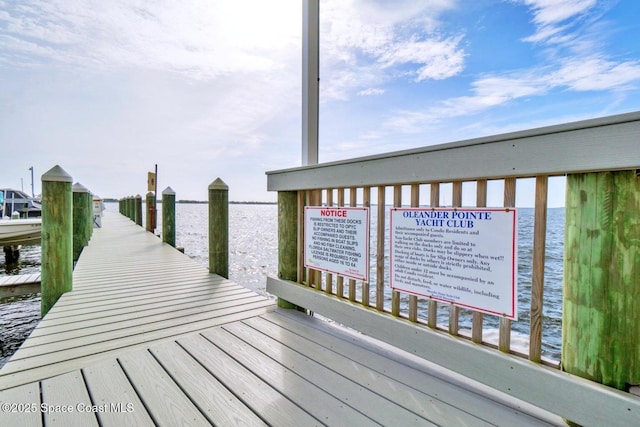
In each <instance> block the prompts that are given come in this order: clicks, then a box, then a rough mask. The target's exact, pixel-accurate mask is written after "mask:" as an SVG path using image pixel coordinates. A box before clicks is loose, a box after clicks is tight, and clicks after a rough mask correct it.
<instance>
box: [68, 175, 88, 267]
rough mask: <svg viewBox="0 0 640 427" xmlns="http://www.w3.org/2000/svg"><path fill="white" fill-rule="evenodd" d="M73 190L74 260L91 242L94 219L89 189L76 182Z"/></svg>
mask: <svg viewBox="0 0 640 427" xmlns="http://www.w3.org/2000/svg"><path fill="white" fill-rule="evenodd" d="M72 192H73V262H76V261H78V258H80V253H81V252H82V248H84V247H85V246H87V243H88V242H89V226H90V225H91V222H92V220H93V217H92V216H90V213H91V212H89V206H90V203H89V201H88V200H90V199H91V194H89V190H87V188H86V187H85V186H84V185H82V184H80V183H79V182H76V183H75V184H74V185H73V187H72Z"/></svg>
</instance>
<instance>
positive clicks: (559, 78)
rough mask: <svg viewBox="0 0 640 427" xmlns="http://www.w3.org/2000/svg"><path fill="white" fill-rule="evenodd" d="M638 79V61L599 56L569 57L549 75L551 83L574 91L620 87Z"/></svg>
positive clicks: (639, 64) (639, 66)
mask: <svg viewBox="0 0 640 427" xmlns="http://www.w3.org/2000/svg"><path fill="white" fill-rule="evenodd" d="M639 80H640V61H625V62H615V61H609V60H606V59H604V58H601V57H587V58H571V59H569V60H567V61H566V62H565V63H563V64H562V67H561V68H560V69H559V70H558V71H556V72H555V73H553V74H552V75H551V76H550V81H551V84H557V85H563V86H567V87H569V88H570V89H572V90H575V91H592V90H613V89H622V88H624V87H626V86H628V85H630V84H633V83H634V82H638V81H639Z"/></svg>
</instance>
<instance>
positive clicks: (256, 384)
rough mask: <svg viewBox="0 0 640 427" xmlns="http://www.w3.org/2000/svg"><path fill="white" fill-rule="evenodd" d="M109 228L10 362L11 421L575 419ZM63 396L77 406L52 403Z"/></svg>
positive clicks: (1, 376) (125, 224) (5, 391)
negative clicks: (279, 303)
mask: <svg viewBox="0 0 640 427" xmlns="http://www.w3.org/2000/svg"><path fill="white" fill-rule="evenodd" d="M104 224H105V225H104V228H103V229H100V230H96V233H94V237H93V239H92V241H91V243H90V245H89V246H88V247H86V248H85V250H84V252H83V254H82V256H81V258H80V261H79V262H78V264H77V266H76V270H75V271H74V290H73V291H72V292H70V293H67V294H65V295H64V296H63V297H62V298H60V300H59V301H58V303H56V305H55V306H54V308H53V309H52V310H51V311H50V312H49V314H47V316H46V317H45V318H44V319H43V320H42V321H41V323H40V325H39V326H38V327H37V328H36V329H35V330H34V332H33V333H32V335H31V336H30V337H29V339H28V340H27V341H26V342H25V343H24V344H23V346H22V347H21V348H20V349H19V350H18V352H17V353H16V354H15V355H14V357H13V358H12V359H11V360H10V361H9V362H8V363H7V365H5V367H4V368H3V369H2V370H1V371H0V402H2V403H9V404H10V406H9V407H8V408H9V409H12V408H14V409H16V410H18V409H21V410H22V411H20V412H12V411H6V410H3V411H0V425H11V426H20V425H42V424H44V425H65V426H67V425H82V426H85V425H87V426H88V425H102V426H111V425H114V426H125V425H135V426H138V425H158V424H160V425H277V426H287V425H291V426H293V425H295V426H301V425H305V426H306V425H366V426H368V425H389V426H391V425H393V426H396V425H403V426H405V425H452V426H461V425H473V426H477V425H519V426H521V425H561V424H562V420H561V419H559V418H558V417H555V416H552V415H549V414H548V413H545V412H543V411H540V410H538V409H536V408H533V407H531V406H530V405H526V404H524V403H522V402H520V401H518V400H515V399H513V398H510V397H509V396H507V395H505V394H502V393H499V392H496V391H494V390H492V389H490V388H488V387H485V386H481V385H479V384H477V383H474V382H471V381H469V380H467V379H465V378H463V377H461V376H458V375H455V374H453V373H451V372H448V371H444V370H442V369H440V368H438V367H437V366H435V365H433V364H430V363H429V362H426V361H424V360H422V359H419V358H417V357H414V356H411V355H409V354H407V353H405V352H402V351H399V350H397V349H395V348H393V347H390V346H388V345H385V344H382V343H380V342H378V341H375V340H373V339H369V338H367V337H364V336H362V335H360V334H357V333H355V332H352V331H349V330H346V329H344V328H341V327H339V326H336V325H334V324H330V323H327V322H324V321H322V320H319V319H317V318H314V317H310V316H306V315H303V314H301V313H298V312H295V311H290V310H280V309H276V308H275V304H274V300H271V299H269V298H267V297H265V296H262V295H258V294H256V293H255V292H252V291H250V290H248V289H245V288H243V287H241V286H239V285H236V284H234V283H232V282H230V281H228V280H226V279H223V278H221V277H219V276H215V275H210V274H209V273H208V271H207V270H206V269H205V268H204V267H202V266H199V265H197V264H196V263H195V262H194V261H192V260H191V259H189V258H188V257H186V256H184V255H183V254H180V253H179V252H178V251H176V250H175V249H173V248H171V247H170V246H168V245H165V244H162V243H161V242H160V241H159V240H158V239H157V238H156V237H155V236H152V235H151V234H150V233H147V232H145V231H144V230H142V229H141V228H139V227H137V226H135V225H134V224H133V223H131V222H130V221H128V220H126V219H124V218H123V217H120V216H118V215H115V214H109V215H107V216H106V217H105V219H104ZM12 403H15V404H16V405H15V406H13V407H12V406H11V404H12ZM18 404H22V406H18ZM56 405H62V406H60V407H59V408H63V407H68V409H69V412H52V411H49V409H50V408H52V407H55V406H56ZM67 405H68V406H67ZM3 408H5V406H3ZM25 409H26V410H25ZM33 409H35V411H31V412H28V410H33ZM43 409H47V411H45V412H44V413H43V411H42V410H43ZM87 409H92V411H88V410H87Z"/></svg>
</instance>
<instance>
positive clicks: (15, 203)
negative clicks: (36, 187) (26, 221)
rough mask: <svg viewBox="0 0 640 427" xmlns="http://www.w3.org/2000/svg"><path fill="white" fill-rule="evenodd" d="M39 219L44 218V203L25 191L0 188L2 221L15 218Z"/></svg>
mask: <svg viewBox="0 0 640 427" xmlns="http://www.w3.org/2000/svg"><path fill="white" fill-rule="evenodd" d="M16 213H17V216H18V217H19V218H38V217H41V216H42V203H41V202H40V201H39V200H38V199H36V198H34V197H31V196H29V195H28V194H27V193H25V192H24V191H20V190H14V189H13V188H0V219H1V218H8V217H13V216H14V215H15V214H16Z"/></svg>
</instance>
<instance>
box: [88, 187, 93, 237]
mask: <svg viewBox="0 0 640 427" xmlns="http://www.w3.org/2000/svg"><path fill="white" fill-rule="evenodd" d="M91 236H93V193H91V191H89V196H88V197H87V244H88V243H89V240H91Z"/></svg>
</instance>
